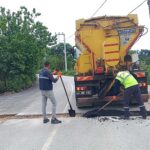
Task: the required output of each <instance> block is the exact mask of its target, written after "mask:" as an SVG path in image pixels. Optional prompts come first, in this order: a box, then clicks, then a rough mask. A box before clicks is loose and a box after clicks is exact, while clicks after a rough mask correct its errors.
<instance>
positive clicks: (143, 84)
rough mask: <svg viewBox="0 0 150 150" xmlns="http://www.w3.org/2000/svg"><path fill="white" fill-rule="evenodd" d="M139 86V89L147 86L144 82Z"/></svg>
mask: <svg viewBox="0 0 150 150" xmlns="http://www.w3.org/2000/svg"><path fill="white" fill-rule="evenodd" d="M139 86H140V87H146V86H147V83H145V82H143V83H139Z"/></svg>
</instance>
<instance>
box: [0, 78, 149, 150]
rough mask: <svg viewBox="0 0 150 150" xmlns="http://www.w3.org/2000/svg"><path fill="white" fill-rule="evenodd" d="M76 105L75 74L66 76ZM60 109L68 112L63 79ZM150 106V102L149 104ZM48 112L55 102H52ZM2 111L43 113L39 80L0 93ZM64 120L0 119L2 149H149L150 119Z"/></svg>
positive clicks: (59, 91)
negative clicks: (48, 121) (20, 87)
mask: <svg viewBox="0 0 150 150" xmlns="http://www.w3.org/2000/svg"><path fill="white" fill-rule="evenodd" d="M63 79H64V82H65V85H66V88H67V91H68V94H69V98H70V100H71V103H72V105H73V108H74V109H75V110H76V112H78V113H82V112H85V111H87V109H84V110H80V109H77V108H76V105H75V97H74V84H73V78H72V77H63ZM54 94H55V97H56V99H57V101H58V108H57V112H58V113H67V112H68V108H69V107H68V104H67V99H66V96H65V92H64V90H63V87H62V85H61V82H60V81H59V82H58V83H56V84H55V85H54ZM146 107H147V108H148V109H149V103H147V104H146ZM47 111H48V113H51V104H50V102H49V103H48V107H47ZM0 114H1V115H4V114H15V115H16V116H23V115H36V114H37V115H38V114H41V95H40V91H39V90H38V83H37V84H36V85H35V86H34V87H32V88H30V89H27V90H25V91H22V92H20V93H15V94H10V93H6V94H4V95H1V96H0ZM60 119H61V120H62V124H59V125H51V124H50V123H47V124H43V123H42V118H41V117H37V118H26V117H25V118H19V117H18V118H17V117H16V118H9V117H8V118H4V119H2V118H1V119H0V150H100V149H102V150H108V149H111V150H130V149H131V150H141V149H142V150H149V148H150V136H149V133H150V119H149V118H148V119H147V120H143V119H141V118H140V117H135V118H133V117H132V118H131V119H130V120H119V119H117V118H113V117H100V118H94V119H86V118H82V117H75V118H69V117H63V116H62V117H60Z"/></svg>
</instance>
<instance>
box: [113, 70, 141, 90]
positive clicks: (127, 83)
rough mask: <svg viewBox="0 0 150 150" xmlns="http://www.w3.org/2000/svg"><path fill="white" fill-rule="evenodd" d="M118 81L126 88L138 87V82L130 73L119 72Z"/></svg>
mask: <svg viewBox="0 0 150 150" xmlns="http://www.w3.org/2000/svg"><path fill="white" fill-rule="evenodd" d="M116 79H117V80H119V81H120V83H121V84H122V85H123V86H124V87H125V88H128V87H131V86H134V85H138V82H137V80H136V79H135V78H134V77H133V76H132V75H131V74H130V72H129V71H120V72H118V74H117V76H116Z"/></svg>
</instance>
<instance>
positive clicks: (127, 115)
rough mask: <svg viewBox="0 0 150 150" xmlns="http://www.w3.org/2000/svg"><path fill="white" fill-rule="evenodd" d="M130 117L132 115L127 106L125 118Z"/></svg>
mask: <svg viewBox="0 0 150 150" xmlns="http://www.w3.org/2000/svg"><path fill="white" fill-rule="evenodd" d="M129 117H130V112H129V108H125V109H124V119H129Z"/></svg>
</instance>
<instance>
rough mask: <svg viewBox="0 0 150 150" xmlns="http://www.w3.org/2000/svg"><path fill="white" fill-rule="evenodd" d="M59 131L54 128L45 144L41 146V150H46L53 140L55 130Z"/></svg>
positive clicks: (57, 127)
mask: <svg viewBox="0 0 150 150" xmlns="http://www.w3.org/2000/svg"><path fill="white" fill-rule="evenodd" d="M58 129H59V126H56V127H55V128H54V130H53V131H52V133H51V134H50V136H49V137H48V139H47V140H46V142H45V144H44V145H43V147H42V149H41V150H48V147H49V146H50V145H51V143H52V141H53V138H54V137H55V135H56V133H57V130H58Z"/></svg>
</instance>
